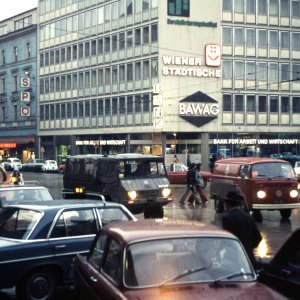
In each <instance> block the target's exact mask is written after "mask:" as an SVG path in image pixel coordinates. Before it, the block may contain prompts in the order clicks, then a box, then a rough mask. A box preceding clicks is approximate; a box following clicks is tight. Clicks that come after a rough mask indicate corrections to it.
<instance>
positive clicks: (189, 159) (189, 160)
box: [186, 154, 192, 168]
mask: <svg viewBox="0 0 300 300" xmlns="http://www.w3.org/2000/svg"><path fill="white" fill-rule="evenodd" d="M191 164H192V162H191V156H190V154H188V155H187V158H186V165H187V166H188V168H189V167H190V166H191Z"/></svg>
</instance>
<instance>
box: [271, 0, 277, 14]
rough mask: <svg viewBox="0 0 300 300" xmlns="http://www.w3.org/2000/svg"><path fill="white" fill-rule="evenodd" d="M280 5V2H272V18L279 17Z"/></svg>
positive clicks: (272, 0)
mask: <svg viewBox="0 0 300 300" xmlns="http://www.w3.org/2000/svg"><path fill="white" fill-rule="evenodd" d="M278 12H279V5H278V0H270V16H276V17H278Z"/></svg>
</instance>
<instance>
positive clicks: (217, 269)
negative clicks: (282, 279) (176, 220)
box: [124, 237, 256, 287]
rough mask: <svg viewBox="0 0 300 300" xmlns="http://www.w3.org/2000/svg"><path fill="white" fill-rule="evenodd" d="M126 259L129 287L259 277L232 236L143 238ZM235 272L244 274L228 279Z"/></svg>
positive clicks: (130, 247) (241, 279)
mask: <svg viewBox="0 0 300 300" xmlns="http://www.w3.org/2000/svg"><path fill="white" fill-rule="evenodd" d="M125 259H126V261H125V266H126V267H125V272H124V276H125V278H124V282H125V284H126V285H127V286H129V287H145V286H161V285H165V284H173V283H174V284H178V283H186V282H215V281H216V280H218V279H219V278H222V279H223V278H225V281H241V282H246V281H253V280H255V279H256V275H255V272H254V271H253V268H252V267H251V265H250V263H249V260H248V259H247V256H246V254H245V252H244V251H243V249H242V247H241V245H240V243H239V242H238V241H237V240H235V239H230V238H218V237H213V238H212V237H211V238H208V237H194V238H180V239H179V238H176V239H160V240H151V241H143V242H139V243H134V244H132V245H130V246H129V247H128V248H127V251H126V258H125ZM232 274H240V275H239V276H234V277H233V278H232V277H230V278H228V279H227V277H228V276H230V275H232ZM222 281H223V280H222Z"/></svg>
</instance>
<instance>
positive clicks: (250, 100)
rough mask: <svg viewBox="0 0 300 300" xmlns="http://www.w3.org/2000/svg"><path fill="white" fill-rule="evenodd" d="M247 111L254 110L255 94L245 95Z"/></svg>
mask: <svg viewBox="0 0 300 300" xmlns="http://www.w3.org/2000/svg"><path fill="white" fill-rule="evenodd" d="M247 112H252V113H253V112H255V96H252V95H248V96H247Z"/></svg>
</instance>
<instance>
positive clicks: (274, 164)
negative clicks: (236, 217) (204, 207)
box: [210, 157, 300, 220]
mask: <svg viewBox="0 0 300 300" xmlns="http://www.w3.org/2000/svg"><path fill="white" fill-rule="evenodd" d="M298 188H299V187H298V180H297V177H296V175H295V172H294V170H293V167H292V166H291V164H290V163H288V162H287V161H284V160H280V159H272V158H259V157H236V158H227V159H221V160H217V161H216V162H215V165H214V168H213V171H212V175H211V183H210V196H211V198H212V199H214V201H215V210H216V212H217V213H222V212H223V210H224V202H223V201H224V198H225V196H226V195H227V193H228V192H229V191H236V192H239V193H240V194H241V195H242V196H243V198H244V203H242V207H243V209H244V210H246V211H253V216H254V218H256V219H257V220H261V214H260V211H261V210H279V211H280V214H281V217H282V218H283V219H288V218H290V216H291V213H292V209H293V208H299V207H300V203H299V193H298Z"/></svg>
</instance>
